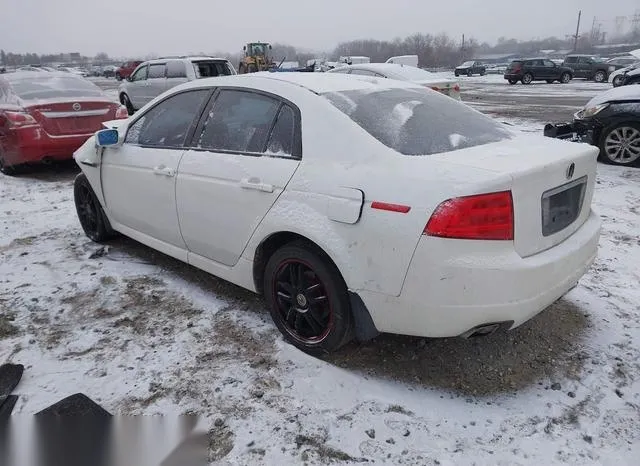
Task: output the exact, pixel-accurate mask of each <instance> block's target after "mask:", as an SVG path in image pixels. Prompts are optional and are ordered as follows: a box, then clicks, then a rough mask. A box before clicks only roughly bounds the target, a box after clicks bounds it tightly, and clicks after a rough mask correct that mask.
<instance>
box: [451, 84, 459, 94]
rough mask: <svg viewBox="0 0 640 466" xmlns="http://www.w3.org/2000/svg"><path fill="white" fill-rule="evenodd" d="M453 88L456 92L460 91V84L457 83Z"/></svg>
mask: <svg viewBox="0 0 640 466" xmlns="http://www.w3.org/2000/svg"><path fill="white" fill-rule="evenodd" d="M453 90H454V91H455V92H460V86H458V85H457V84H456V85H455V86H453Z"/></svg>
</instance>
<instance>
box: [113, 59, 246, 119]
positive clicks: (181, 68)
mask: <svg viewBox="0 0 640 466" xmlns="http://www.w3.org/2000/svg"><path fill="white" fill-rule="evenodd" d="M231 74H236V70H235V68H234V67H233V65H232V64H231V63H230V62H229V61H228V60H225V59H224V58H211V57H177V58H175V57H171V58H158V59H156V60H149V61H146V62H144V63H141V64H140V65H138V67H137V68H136V69H135V70H134V72H133V73H131V76H129V77H128V78H127V80H126V81H123V83H122V84H121V85H120V88H119V89H118V95H119V98H120V103H121V104H122V105H124V106H125V107H127V110H128V111H129V115H132V114H133V113H134V112H135V111H136V110H139V109H140V108H142V107H144V106H145V105H146V104H147V103H149V102H151V100H153V99H154V98H156V97H157V96H159V95H160V94H162V93H163V92H164V91H166V90H168V89H171V88H172V87H174V86H177V85H178V84H182V83H186V82H188V81H193V80H195V79H199V78H210V77H213V76H227V75H231Z"/></svg>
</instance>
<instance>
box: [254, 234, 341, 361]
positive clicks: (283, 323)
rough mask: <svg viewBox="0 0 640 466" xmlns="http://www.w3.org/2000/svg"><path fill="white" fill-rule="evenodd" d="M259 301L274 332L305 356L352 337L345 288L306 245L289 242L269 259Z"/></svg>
mask: <svg viewBox="0 0 640 466" xmlns="http://www.w3.org/2000/svg"><path fill="white" fill-rule="evenodd" d="M264 297H265V300H266V302H267V305H268V306H269V310H270V312H271V318H272V319H273V322H274V323H275V325H276V327H278V330H280V332H281V333H282V335H283V336H284V338H285V339H286V340H287V341H288V342H289V343H291V344H292V345H294V346H295V347H297V348H299V349H300V350H302V351H304V352H306V353H309V354H312V355H316V356H317V355H321V354H328V353H331V352H334V351H336V350H338V349H339V348H340V347H342V346H343V345H345V344H346V343H348V342H349V341H350V340H351V339H352V338H353V315H352V313H351V305H350V301H349V295H348V292H347V286H346V284H345V282H344V280H343V279H342V276H341V275H340V272H339V271H338V269H337V267H336V266H335V265H334V264H333V263H332V262H331V261H330V260H329V259H328V258H327V257H326V256H325V254H324V253H323V252H322V251H320V250H318V249H317V248H316V247H315V246H313V245H311V244H310V243H307V242H305V241H295V242H293V243H289V244H287V245H285V246H283V247H282V248H280V249H278V250H277V251H276V252H275V253H274V254H273V255H272V256H271V257H270V258H269V260H268V262H267V265H266V268H265V273H264ZM312 303H313V304H312Z"/></svg>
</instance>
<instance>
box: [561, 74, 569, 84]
mask: <svg viewBox="0 0 640 466" xmlns="http://www.w3.org/2000/svg"><path fill="white" fill-rule="evenodd" d="M569 81H571V73H562V74H561V75H560V82H561V83H562V84H567V83H568V82H569Z"/></svg>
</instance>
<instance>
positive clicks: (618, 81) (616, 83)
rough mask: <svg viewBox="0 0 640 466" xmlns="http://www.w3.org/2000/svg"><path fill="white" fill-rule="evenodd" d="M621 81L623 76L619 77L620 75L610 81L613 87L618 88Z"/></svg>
mask: <svg viewBox="0 0 640 466" xmlns="http://www.w3.org/2000/svg"><path fill="white" fill-rule="evenodd" d="M623 79H624V78H623V75H621V74H619V75H617V76H614V78H613V81H612V84H613V87H620V86H622V81H623Z"/></svg>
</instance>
